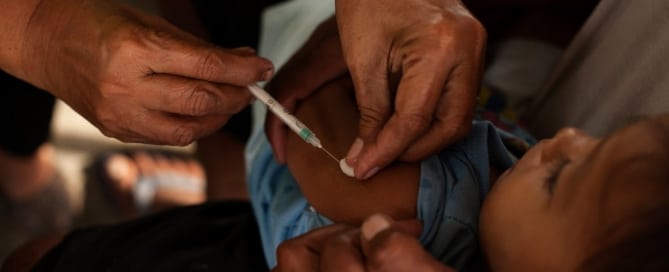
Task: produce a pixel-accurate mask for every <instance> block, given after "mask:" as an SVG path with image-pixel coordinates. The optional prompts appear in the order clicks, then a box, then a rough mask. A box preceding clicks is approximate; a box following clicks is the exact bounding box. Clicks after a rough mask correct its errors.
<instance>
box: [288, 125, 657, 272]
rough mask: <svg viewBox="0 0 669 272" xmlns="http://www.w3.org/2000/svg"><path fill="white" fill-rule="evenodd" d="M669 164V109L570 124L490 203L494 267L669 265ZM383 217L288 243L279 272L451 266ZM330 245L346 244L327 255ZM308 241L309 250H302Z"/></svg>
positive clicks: (486, 209)
mask: <svg viewBox="0 0 669 272" xmlns="http://www.w3.org/2000/svg"><path fill="white" fill-rule="evenodd" d="M667 165H669V114H663V115H660V116H656V117H651V118H645V119H643V120H641V121H639V122H636V123H635V124H633V125H631V126H628V127H626V128H623V129H621V130H618V131H616V132H615V133H613V134H611V135H610V136H608V137H606V138H603V139H597V138H592V137H590V136H587V135H585V134H584V133H582V132H581V131H579V130H577V129H572V128H567V129H563V130H561V131H560V132H558V133H557V134H556V135H555V137H553V138H552V139H548V140H544V141H541V142H540V143H539V144H537V145H536V146H534V147H533V148H532V149H530V150H529V151H528V152H527V154H526V155H524V156H523V157H522V158H521V159H520V160H519V161H518V162H517V163H516V164H515V165H514V166H513V167H512V168H511V169H509V170H507V171H506V172H504V173H503V174H502V175H501V176H500V177H499V179H498V180H497V181H496V182H495V184H494V186H493V188H492V190H491V191H490V193H489V194H488V195H487V197H486V199H485V201H484V203H483V208H482V210H481V217H480V239H481V249H482V252H483V254H484V255H485V260H486V261H487V267H489V268H490V270H491V271H667V270H669V258H666V252H668V251H669V235H667V232H666V230H667V228H669V198H668V197H667V194H668V192H669V168H667ZM370 219H372V218H370ZM374 219H375V220H370V221H366V222H365V225H364V226H363V231H362V233H365V234H361V232H360V231H358V232H355V231H351V228H342V226H341V225H340V226H330V227H325V228H339V230H338V231H336V232H330V231H329V230H326V229H319V230H318V231H317V232H311V233H308V234H306V235H303V236H300V237H298V238H295V239H292V240H289V241H287V242H285V243H284V244H285V245H284V246H282V247H281V248H280V249H279V252H278V253H277V255H278V256H280V258H279V260H278V269H277V271H284V269H285V270H288V271H292V270H290V269H291V268H292V269H296V268H297V269H298V270H299V269H300V268H305V267H313V266H309V264H312V265H313V264H318V263H319V261H322V260H324V259H327V260H329V261H330V263H333V262H336V261H337V260H346V262H343V261H342V262H341V263H340V264H339V266H338V267H340V268H341V269H343V270H354V269H355V268H361V267H367V268H374V269H379V270H383V269H386V268H389V267H391V268H392V270H396V271H435V270H437V271H442V270H445V271H448V269H447V268H446V267H444V266H443V264H441V263H439V262H433V261H430V258H429V257H428V256H426V254H428V253H427V252H425V251H423V250H422V249H419V247H417V246H416V243H417V241H416V240H414V239H411V238H409V239H405V238H408V237H404V238H403V236H405V235H408V234H406V233H404V232H402V231H400V230H399V228H398V226H391V225H392V223H391V222H388V221H386V223H382V225H384V226H382V227H377V229H374V230H371V231H370V226H371V224H372V221H377V222H375V223H374V224H376V225H379V224H378V217H377V218H374ZM364 228H367V231H365V230H364ZM331 230H332V229H331ZM326 232H328V233H329V235H328V236H324V235H323V233H326ZM370 232H371V234H370ZM319 236H320V237H319ZM335 237H336V238H335ZM346 237H348V238H349V239H346ZM389 237H392V239H389ZM384 239H385V240H384ZM328 243H333V244H337V245H338V246H337V247H336V248H335V247H329V248H330V249H333V248H335V249H334V250H330V251H328V252H320V250H321V249H323V248H328V245H327V244H328ZM345 243H348V244H349V246H348V247H347V246H345V245H343V244H345ZM360 243H362V244H360ZM316 245H318V246H316ZM371 245H374V247H371ZM305 247H306V248H308V249H309V251H307V250H300V249H304V248H305ZM361 248H367V250H365V251H362V249H361ZM306 252H308V253H306ZM305 253H306V254H305ZM323 254H324V255H323ZM350 254H359V255H356V256H350ZM347 256H348V257H347ZM353 260H359V261H360V262H362V263H352V262H351V261H353ZM407 265H410V268H408V267H407ZM407 269H408V270H407Z"/></svg>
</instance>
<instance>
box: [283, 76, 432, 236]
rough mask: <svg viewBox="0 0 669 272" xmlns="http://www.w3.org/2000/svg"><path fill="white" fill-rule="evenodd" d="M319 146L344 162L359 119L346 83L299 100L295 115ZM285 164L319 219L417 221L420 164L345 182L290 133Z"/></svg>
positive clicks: (319, 155) (324, 158) (350, 87)
mask: <svg viewBox="0 0 669 272" xmlns="http://www.w3.org/2000/svg"><path fill="white" fill-rule="evenodd" d="M296 115H297V117H298V119H300V120H302V121H303V122H304V123H305V124H306V125H307V126H308V127H309V128H311V130H313V131H314V133H316V135H317V136H318V138H319V139H320V140H321V142H322V144H323V147H325V148H326V149H328V150H330V151H331V152H332V153H333V154H334V155H335V156H337V157H338V158H343V157H344V156H345V155H346V154H345V152H346V151H347V148H348V147H349V146H350V145H351V143H352V142H353V140H354V137H355V135H356V132H357V129H358V124H357V121H358V120H359V117H358V109H357V107H356V104H355V101H354V93H353V85H352V84H351V81H350V79H348V78H346V79H341V80H337V81H334V82H331V83H329V84H328V85H326V86H325V87H323V88H322V89H321V90H319V91H318V92H316V93H315V94H314V95H313V96H311V97H309V98H308V99H306V100H305V101H302V103H301V104H300V106H299V107H298V109H297V111H296ZM286 147H287V152H286V155H287V164H288V167H289V168H290V171H291V172H292V173H293V176H294V177H295V179H296V180H297V182H298V184H299V186H300V188H301V189H302V192H303V193H304V195H305V196H306V198H307V199H308V200H309V202H310V203H311V205H312V206H313V207H314V208H315V209H316V210H317V211H318V212H320V213H321V214H322V215H324V216H326V217H328V218H330V219H332V220H334V221H335V222H346V223H350V224H356V225H357V224H360V223H361V222H362V220H364V219H365V218H366V217H368V216H369V215H371V214H373V213H379V212H381V213H385V214H388V215H390V216H392V217H393V218H395V219H407V218H415V217H416V198H417V194H418V182H419V177H420V164H419V163H411V164H409V163H395V164H393V165H391V166H389V167H387V168H385V169H383V170H382V171H380V172H379V174H377V175H376V176H374V177H373V178H371V179H369V180H365V181H360V180H356V179H353V178H349V177H347V176H346V175H344V174H343V173H342V172H341V170H340V169H339V164H338V163H337V162H335V161H333V160H332V158H330V157H328V156H327V155H326V154H325V153H323V152H322V151H320V150H319V149H316V148H314V147H312V146H311V145H309V144H307V143H304V142H303V141H302V140H301V139H299V138H298V137H297V136H296V135H295V134H294V133H290V135H289V137H288V140H287V143H286Z"/></svg>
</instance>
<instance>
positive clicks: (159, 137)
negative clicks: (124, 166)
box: [102, 110, 230, 146]
mask: <svg viewBox="0 0 669 272" xmlns="http://www.w3.org/2000/svg"><path fill="white" fill-rule="evenodd" d="M141 115H142V116H141V117H131V118H122V119H120V120H121V121H119V122H117V123H115V124H114V125H115V126H113V127H110V128H109V129H105V130H102V133H103V134H105V135H106V136H111V135H123V137H119V140H121V141H124V142H134V143H147V144H158V145H178V146H185V145H188V144H190V143H192V142H193V141H195V140H197V139H199V138H202V137H204V136H206V135H209V134H211V133H213V132H214V131H217V130H218V129H220V128H221V127H222V126H223V124H225V122H227V120H228V119H229V118H230V115H209V116H204V117H186V116H178V115H173V114H166V113H163V112H157V111H150V110H147V111H146V112H145V113H142V114H141ZM137 120H141V124H140V123H137ZM124 121H125V122H124Z"/></svg>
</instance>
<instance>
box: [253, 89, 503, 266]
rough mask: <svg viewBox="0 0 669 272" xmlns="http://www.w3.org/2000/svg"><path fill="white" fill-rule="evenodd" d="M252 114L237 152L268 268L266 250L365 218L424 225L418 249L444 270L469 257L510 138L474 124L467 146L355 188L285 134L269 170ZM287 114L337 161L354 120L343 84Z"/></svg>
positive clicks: (270, 256) (270, 257) (331, 164)
mask: <svg viewBox="0 0 669 272" xmlns="http://www.w3.org/2000/svg"><path fill="white" fill-rule="evenodd" d="M259 109H260V110H259ZM262 109H264V107H262V106H260V107H256V112H254V115H255V117H256V119H255V120H254V121H255V123H256V126H255V127H254V133H253V134H252V136H251V139H250V141H249V143H248V145H247V167H248V169H247V170H248V173H249V174H248V179H247V180H248V183H249V194H250V195H251V202H252V206H253V208H254V212H255V214H256V219H257V220H258V223H259V228H260V233H261V237H262V241H263V246H264V250H265V256H266V258H267V261H268V265H269V266H270V267H273V266H274V265H276V261H275V250H276V248H277V247H278V245H279V244H280V243H281V242H283V241H284V240H286V239H290V238H292V237H295V236H298V235H300V234H303V233H305V232H307V231H309V230H312V229H315V228H318V227H322V226H325V225H328V224H331V223H332V222H345V223H350V224H359V223H360V222H361V221H362V220H363V219H364V218H366V217H367V216H369V215H371V214H374V213H386V214H389V215H391V216H392V217H393V218H396V219H409V218H416V217H417V218H419V219H420V220H421V221H422V222H423V224H424V229H423V236H422V237H421V241H422V242H423V244H424V245H425V246H426V247H427V248H428V249H429V251H430V252H431V253H432V254H433V255H434V256H435V257H437V258H438V259H440V260H441V261H442V262H444V263H447V264H449V265H451V266H454V267H456V268H467V267H468V264H469V263H471V261H472V260H473V258H474V257H475V256H476V252H477V247H478V246H477V245H478V242H477V241H478V240H477V233H478V227H477V226H478V215H479V210H480V209H481V204H482V202H483V198H484V197H485V195H486V193H487V192H488V191H489V189H490V180H494V179H495V178H496V177H497V176H498V174H499V173H501V172H502V171H504V170H506V169H507V168H509V167H510V166H511V165H512V164H513V163H514V161H515V158H514V156H513V155H511V153H510V152H509V151H507V149H506V148H505V146H504V144H503V142H502V138H511V136H509V135H508V134H506V133H504V132H502V131H498V130H496V129H495V128H494V127H493V126H492V125H491V124H490V123H488V122H474V124H473V127H472V132H471V133H470V135H469V136H468V137H466V138H465V139H463V140H461V141H459V142H457V143H455V144H453V145H451V146H449V147H448V148H446V149H445V150H443V151H441V152H440V153H439V154H435V155H433V156H431V157H429V158H427V159H425V160H423V161H421V162H418V163H395V164H393V165H391V166H390V167H388V168H386V169H384V170H383V171H381V172H380V173H378V174H377V175H376V176H374V177H373V178H371V179H369V180H365V181H359V180H356V179H353V178H349V177H347V176H346V175H344V174H343V173H342V172H341V170H340V168H339V164H338V163H337V162H335V161H334V160H332V159H331V158H330V157H328V156H327V155H325V154H324V153H322V151H320V150H318V149H316V148H313V147H311V146H310V145H309V144H306V143H304V142H303V141H302V140H300V139H299V138H297V137H296V136H295V135H292V134H291V136H289V138H288V141H287V146H286V147H287V150H288V152H287V154H286V155H287V165H279V164H278V163H277V162H276V161H275V160H274V158H273V155H272V153H271V148H270V146H269V143H268V142H267V139H266V137H265V135H264V133H263V127H262V124H263V123H264V122H263V121H264V112H263V111H262ZM296 115H297V117H298V118H299V119H300V120H302V121H303V122H304V123H305V124H306V125H307V126H309V127H310V128H311V129H312V130H313V131H314V132H315V133H316V135H317V136H318V137H319V138H320V140H321V142H322V144H323V146H324V147H325V148H327V149H328V150H330V151H332V152H333V153H334V154H335V156H339V157H341V156H343V155H344V153H345V152H346V150H345V149H346V148H348V146H350V144H351V142H352V141H353V139H354V138H355V132H356V128H357V124H356V121H357V120H359V117H358V114H357V108H356V104H355V101H354V94H353V86H352V84H351V82H350V80H349V79H347V78H342V79H339V80H336V81H333V82H331V83H330V84H327V85H326V86H324V87H323V88H322V89H320V90H319V91H318V92H317V93H316V94H315V95H313V96H311V97H309V98H308V99H307V100H306V101H304V102H303V103H302V104H301V106H300V107H299V108H298V110H297V111H296ZM259 116H260V117H259ZM258 117H259V118H258Z"/></svg>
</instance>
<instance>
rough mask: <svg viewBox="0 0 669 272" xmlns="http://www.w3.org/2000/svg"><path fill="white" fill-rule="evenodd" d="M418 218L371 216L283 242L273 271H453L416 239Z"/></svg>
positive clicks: (419, 226) (418, 228)
mask: <svg viewBox="0 0 669 272" xmlns="http://www.w3.org/2000/svg"><path fill="white" fill-rule="evenodd" d="M420 229H421V225H420V223H419V222H418V221H415V220H413V221H404V222H393V221H392V220H391V219H390V218H388V217H386V216H383V215H373V216H371V217H369V218H368V219H367V220H365V222H364V223H363V224H362V227H361V228H353V227H350V226H346V225H342V224H337V225H332V226H328V227H324V228H321V229H317V230H314V231H311V232H309V233H306V234H304V235H302V236H299V237H297V238H294V239H291V240H288V241H285V242H284V243H282V244H281V245H280V246H279V248H278V249H277V262H278V264H277V266H276V267H275V268H274V270H273V271H278V272H285V271H454V270H453V269H451V268H449V267H446V266H445V265H443V264H441V263H440V262H439V261H437V260H436V259H434V258H432V256H430V254H429V253H427V252H426V251H425V250H424V249H423V247H422V246H421V244H420V243H419V242H418V240H417V239H416V236H418V234H419V233H420Z"/></svg>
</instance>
